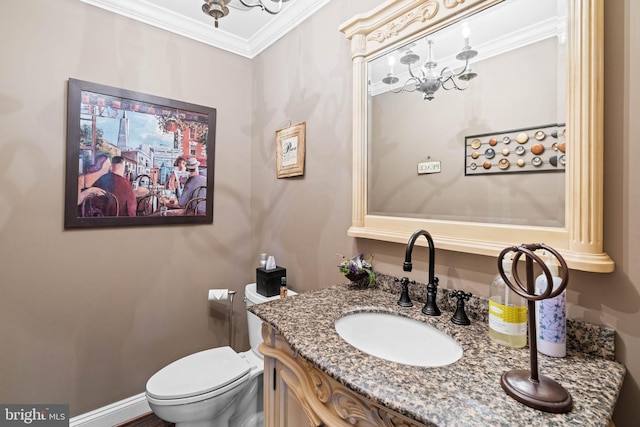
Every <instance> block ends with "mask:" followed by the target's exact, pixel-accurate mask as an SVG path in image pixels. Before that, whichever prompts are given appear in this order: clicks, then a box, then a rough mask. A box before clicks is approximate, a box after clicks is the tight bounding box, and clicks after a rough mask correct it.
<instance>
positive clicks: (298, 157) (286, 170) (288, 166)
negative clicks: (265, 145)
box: [276, 122, 306, 178]
mask: <svg viewBox="0 0 640 427" xmlns="http://www.w3.org/2000/svg"><path fill="white" fill-rule="evenodd" d="M305 133H306V122H302V123H298V124H297V125H293V126H289V127H287V128H284V129H280V130H278V131H276V176H277V177H278V178H289V177H292V176H300V175H304V156H305Z"/></svg>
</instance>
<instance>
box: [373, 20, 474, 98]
mask: <svg viewBox="0 0 640 427" xmlns="http://www.w3.org/2000/svg"><path fill="white" fill-rule="evenodd" d="M470 33H471V31H470V29H469V25H468V24H467V23H466V22H465V23H463V24H462V37H463V39H464V47H463V48H462V50H461V51H460V53H458V54H457V55H456V59H457V60H459V61H464V67H462V69H460V70H459V71H457V72H456V71H454V70H453V69H452V68H451V67H444V68H443V69H442V70H441V71H440V73H438V72H437V71H436V67H437V66H438V63H437V62H436V60H435V58H434V56H433V44H434V41H433V39H429V38H427V45H428V49H429V50H428V55H427V62H425V63H424V64H423V65H422V67H421V68H420V75H416V74H415V73H414V72H413V69H412V68H411V65H412V64H415V63H416V62H418V61H419V60H420V56H419V55H417V54H415V53H413V51H412V50H411V49H409V50H407V51H406V53H405V54H404V55H403V56H402V57H401V58H400V63H401V64H404V65H406V66H407V68H408V70H409V75H410V76H411V77H409V78H408V79H407V81H405V82H404V84H403V85H402V86H401V87H399V88H395V89H394V88H393V85H394V84H396V83H398V81H400V79H399V78H398V77H396V76H395V75H394V74H393V65H394V62H395V58H393V57H392V56H390V57H389V67H390V69H391V72H389V73H388V74H387V76H386V77H385V78H383V79H382V83H385V84H388V85H389V90H390V91H391V92H393V93H400V92H414V91H416V90H417V91H419V92H422V93H423V99H428V100H429V101H431V100H432V99H433V98H434V94H435V93H436V91H437V90H438V89H440V88H443V89H444V90H452V89H455V90H465V89H466V88H467V87H468V86H469V81H470V80H472V79H473V78H475V77H477V76H478V75H477V74H476V73H474V72H473V71H472V70H471V67H470V66H469V61H470V60H471V59H472V58H474V57H476V55H478V52H477V51H475V50H473V49H472V48H471V45H469V35H470ZM456 79H458V80H461V81H463V82H464V83H459V82H456Z"/></svg>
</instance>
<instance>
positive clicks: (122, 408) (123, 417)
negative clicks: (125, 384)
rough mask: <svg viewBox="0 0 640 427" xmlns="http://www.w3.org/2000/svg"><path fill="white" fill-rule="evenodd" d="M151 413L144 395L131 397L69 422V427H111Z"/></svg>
mask: <svg viewBox="0 0 640 427" xmlns="http://www.w3.org/2000/svg"><path fill="white" fill-rule="evenodd" d="M148 412H151V408H150V407H149V403H148V402H147V397H146V396H145V393H140V394H137V395H135V396H131V397H129V398H127V399H123V400H120V401H119V402H115V403H112V404H110V405H107V406H103V407H102V408H98V409H96V410H94V411H91V412H87V413H86V414H82V415H78V416H77V417H73V418H71V419H70V420H69V427H113V426H115V425H118V424H122V423H124V422H126V421H129V420H131V419H134V418H137V417H139V416H141V415H144V414H146V413H148Z"/></svg>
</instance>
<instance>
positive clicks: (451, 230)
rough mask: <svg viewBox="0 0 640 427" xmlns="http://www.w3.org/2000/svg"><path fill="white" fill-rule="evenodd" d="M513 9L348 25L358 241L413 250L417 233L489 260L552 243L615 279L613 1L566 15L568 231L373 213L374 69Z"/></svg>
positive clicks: (418, 14) (594, 0)
mask: <svg viewBox="0 0 640 427" xmlns="http://www.w3.org/2000/svg"><path fill="white" fill-rule="evenodd" d="M503 1H504V2H506V1H511V0H390V1H387V2H385V3H382V4H381V5H379V6H378V7H376V8H375V9H373V10H372V11H370V12H369V13H365V14H361V15H357V16H355V17H353V18H352V19H350V20H349V21H347V22H345V23H344V24H343V25H341V27H340V31H342V32H343V33H344V34H345V35H346V37H347V38H348V39H350V40H351V53H352V61H353V62H352V64H353V65H352V67H353V184H352V185H353V194H352V198H353V200H352V225H351V227H350V228H349V230H348V235H349V236H353V237H361V238H368V239H376V240H383V241H389V242H396V243H402V244H405V243H406V242H407V240H408V238H409V236H410V235H411V233H412V232H413V231H415V230H416V229H425V230H428V231H429V232H430V233H431V234H432V236H433V238H434V241H435V243H436V247H437V248H439V249H446V250H452V251H459V252H466V253H473V254H480V255H487V256H497V254H498V253H500V251H501V250H502V249H504V248H505V247H506V246H511V245H514V244H520V243H529V242H542V243H545V244H547V245H549V246H552V247H554V248H555V249H557V250H558V251H559V252H560V253H561V254H562V255H563V257H564V258H565V260H566V261H567V264H568V265H569V267H570V268H572V269H576V270H583V271H591V272H603V273H604V272H611V271H613V269H614V262H613V260H612V259H611V258H610V257H609V255H608V254H606V253H604V252H603V225H602V224H603V221H602V200H603V197H602V192H603V185H602V179H603V178H602V176H603V175H602V167H603V139H602V131H603V119H602V117H603V115H602V105H603V78H602V73H603V60H604V52H603V50H604V49H603V9H604V4H603V0H571V1H568V2H567V6H566V14H567V23H566V25H567V46H566V58H567V64H566V76H567V77H566V106H565V108H566V133H567V135H568V137H567V138H568V139H569V140H570V148H568V149H567V151H566V170H565V189H564V194H565V196H564V197H565V203H564V215H565V218H564V225H563V226H537V225H536V226H530V225H523V224H505V223H492V222H478V221H473V222H471V221H455V220H442V219H430V218H421V217H420V218H418V217H409V216H391V215H384V214H383V215H381V214H373V213H371V212H369V211H368V195H367V189H368V188H370V186H369V182H368V179H369V178H368V176H367V171H368V167H369V163H368V162H369V151H368V150H369V140H368V132H369V130H370V126H369V125H370V124H369V123H368V120H367V117H368V111H367V109H368V102H369V100H368V84H369V81H368V71H367V66H368V63H370V61H373V60H375V59H377V58H380V57H381V56H383V55H385V54H386V53H389V52H392V51H394V50H397V49H398V48H400V47H401V46H404V45H406V44H407V43H410V42H413V41H416V40H419V39H421V38H425V36H427V35H430V34H432V33H434V32H436V31H438V30H441V29H443V28H446V27H448V26H451V25H452V24H454V23H456V22H458V21H461V20H463V19H465V18H468V17H470V16H472V15H474V14H476V13H478V12H480V11H483V10H485V9H488V8H490V7H492V6H495V5H498V4H499V3H502V2H503ZM414 96H419V95H414ZM437 96H446V94H445V95H437ZM424 102H429V101H424ZM462 147H463V149H464V142H462Z"/></svg>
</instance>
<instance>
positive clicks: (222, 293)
mask: <svg viewBox="0 0 640 427" xmlns="http://www.w3.org/2000/svg"><path fill="white" fill-rule="evenodd" d="M235 296H236V291H232V290H228V289H209V301H224V300H228V301H229V347H231V348H233V344H234V339H233V299H234V297H235Z"/></svg>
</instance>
